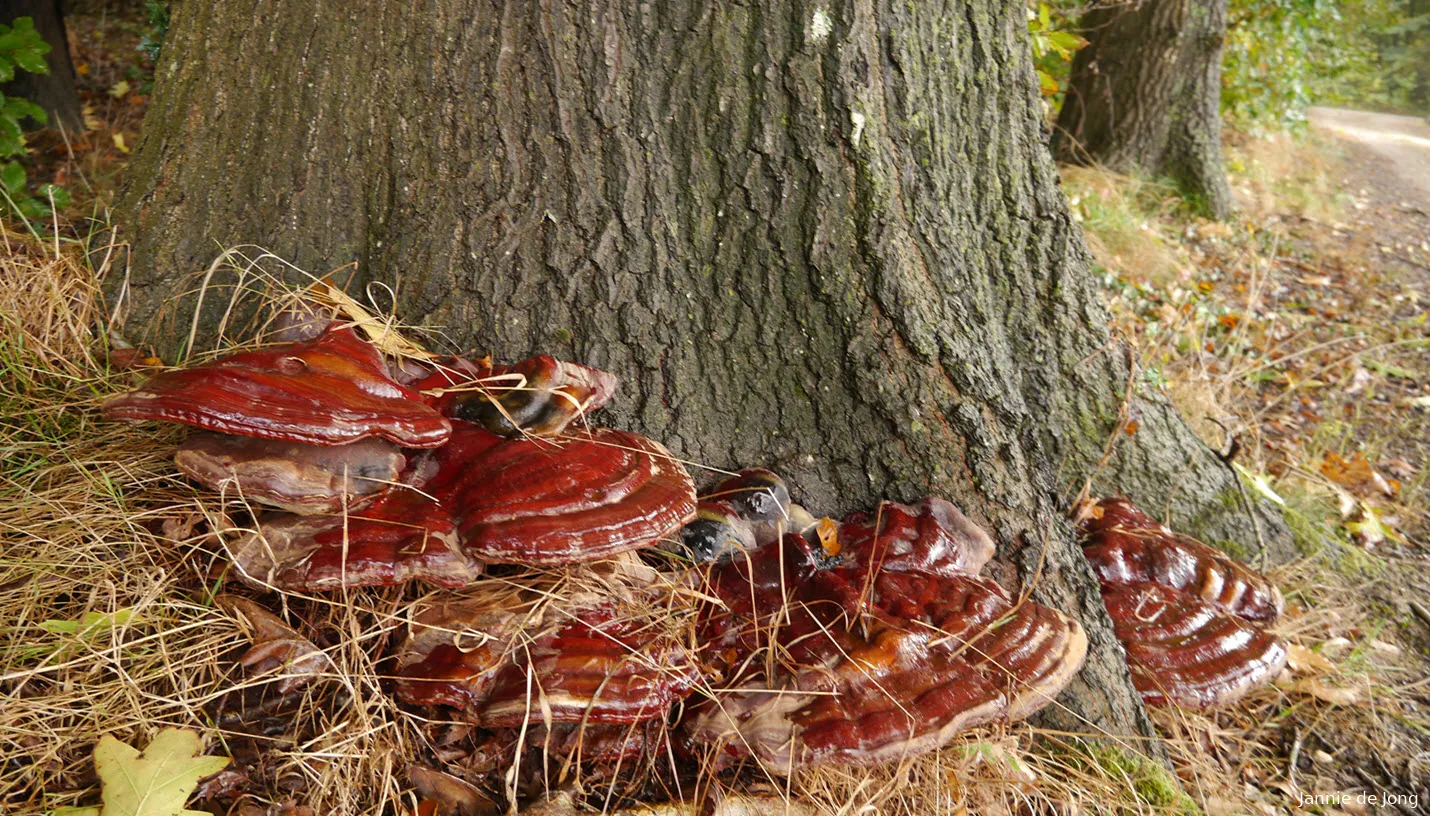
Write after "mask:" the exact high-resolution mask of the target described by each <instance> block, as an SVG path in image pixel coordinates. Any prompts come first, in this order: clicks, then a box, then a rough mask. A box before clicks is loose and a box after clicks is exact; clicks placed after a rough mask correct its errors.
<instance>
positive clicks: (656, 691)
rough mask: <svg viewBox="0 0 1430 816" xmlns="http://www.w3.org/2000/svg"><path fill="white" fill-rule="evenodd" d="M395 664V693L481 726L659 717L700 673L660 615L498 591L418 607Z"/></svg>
mask: <svg viewBox="0 0 1430 816" xmlns="http://www.w3.org/2000/svg"><path fill="white" fill-rule="evenodd" d="M397 665H398V668H397V676H398V679H397V686H396V694H397V697H398V699H399V700H401V701H403V702H406V703H411V704H415V705H447V706H452V707H454V708H457V709H460V710H461V711H462V712H463V716H464V717H465V718H466V719H468V720H470V721H471V722H473V723H476V724H478V725H481V726H483V727H487V728H515V727H520V726H522V725H523V724H535V723H541V722H547V723H592V724H613V723H625V724H630V723H639V722H643V721H647V720H653V719H662V718H664V717H665V716H666V714H667V713H668V712H669V710H670V707H671V706H672V705H674V704H675V703H676V702H677V701H679V700H682V699H684V698H685V697H686V696H687V695H688V694H689V693H690V691H691V689H692V688H693V687H694V685H695V684H696V682H698V680H699V671H698V668H697V667H696V665H695V663H694V661H692V660H691V659H690V657H689V655H688V653H687V652H686V650H685V648H684V647H683V646H682V645H681V644H680V642H679V641H678V640H677V639H676V638H675V637H673V636H672V635H671V634H670V633H668V632H666V631H665V630H664V628H663V627H662V626H660V625H659V622H658V621H653V620H650V619H648V618H647V617H644V616H635V617H630V616H627V615H626V614H623V612H622V610H621V609H620V608H619V606H618V605H617V604H615V603H609V602H603V603H596V604H592V605H585V606H577V607H575V608H566V609H561V610H557V609H555V608H553V607H552V606H550V605H545V606H542V607H541V608H540V609H538V610H536V611H533V610H532V606H531V604H530V599H529V598H525V599H523V598H507V597H505V595H504V593H502V592H496V593H490V594H485V595H476V596H472V597H469V598H462V599H456V600H451V601H446V602H442V603H440V604H438V605H435V606H432V607H429V608H428V609H426V610H424V611H422V612H421V613H419V615H418V617H417V619H416V621H415V623H414V624H413V625H412V632H411V636H410V637H409V638H408V639H407V641H406V642H405V643H404V644H403V646H402V648H401V650H400V651H399V653H398V664H397Z"/></svg>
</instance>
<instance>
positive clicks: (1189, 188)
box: [1053, 0, 1232, 218]
mask: <svg viewBox="0 0 1430 816" xmlns="http://www.w3.org/2000/svg"><path fill="white" fill-rule="evenodd" d="M1080 28H1081V29H1083V31H1082V33H1083V36H1085V37H1086V38H1087V40H1088V45H1087V47H1085V48H1083V49H1082V50H1081V51H1079V52H1078V53H1077V56H1076V57H1075V58H1074V59H1073V65H1072V76H1071V79H1070V82H1069V85H1068V91H1067V96H1066V97H1065V98H1064V100H1063V107H1062V110H1061V111H1060V113H1059V115H1058V122H1057V127H1056V130H1055V132H1054V136H1053V149H1054V152H1055V153H1056V154H1057V156H1058V158H1059V159H1060V160H1062V161H1066V162H1070V163H1073V164H1089V163H1093V162H1097V163H1101V164H1103V165H1106V166H1107V167H1109V168H1111V169H1113V170H1116V171H1118V172H1123V173H1134V172H1143V173H1152V174H1156V175H1164V176H1168V177H1170V178H1171V179H1172V180H1173V181H1175V182H1176V183H1177V184H1178V185H1179V186H1180V187H1181V188H1182V190H1183V191H1184V192H1185V193H1187V194H1189V195H1192V196H1195V197H1196V198H1197V199H1198V201H1199V202H1200V203H1201V204H1202V205H1203V206H1204V208H1205V210H1206V212H1208V213H1209V214H1211V215H1213V216H1214V217H1217V218H1224V217H1226V216H1227V215H1228V214H1229V213H1230V212H1231V206H1232V201H1231V190H1230V189H1229V188H1228V187H1227V183H1226V172H1225V171H1224V170H1223V168H1222V157H1221V52H1222V44H1223V41H1224V40H1225V38H1226V0H1137V1H1136V2H1131V3H1129V2H1126V0H1115V2H1111V3H1108V4H1104V5H1096V6H1094V7H1093V8H1092V9H1090V10H1089V11H1088V12H1087V13H1086V14H1085V15H1084V16H1083V18H1082V21H1081V23H1080Z"/></svg>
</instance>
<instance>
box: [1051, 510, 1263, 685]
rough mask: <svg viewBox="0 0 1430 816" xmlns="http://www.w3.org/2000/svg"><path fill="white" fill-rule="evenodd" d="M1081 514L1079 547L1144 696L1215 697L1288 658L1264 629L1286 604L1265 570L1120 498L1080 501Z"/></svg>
mask: <svg viewBox="0 0 1430 816" xmlns="http://www.w3.org/2000/svg"><path fill="white" fill-rule="evenodd" d="M1079 516H1080V519H1079V526H1080V527H1081V529H1082V531H1083V535H1084V542H1083V553H1084V555H1086V556H1087V559H1088V562H1089V563H1090V564H1091V565H1092V568H1093V571H1094V572H1095V573H1096V574H1097V576H1098V579H1099V581H1100V582H1101V584H1102V598H1103V602H1104V604H1105V605H1106V606H1107V612H1108V615H1109V616H1110V617H1111V618H1112V623H1113V626H1114V628H1115V629H1116V632H1117V636H1118V639H1119V640H1120V641H1121V642H1122V645H1123V648H1124V649H1125V650H1126V651H1127V662H1128V665H1129V667H1130V669H1131V671H1132V679H1133V682H1134V685H1135V686H1136V688H1137V690H1138V691H1139V692H1140V693H1141V694H1142V698H1143V700H1144V701H1146V702H1148V703H1152V704H1167V703H1174V704H1177V705H1182V706H1188V707H1194V708H1201V707H1205V706H1210V705H1219V704H1221V703H1225V702H1229V701H1231V700H1235V699H1237V698H1238V697H1240V696H1242V695H1243V694H1245V693H1246V692H1248V691H1250V690H1251V689H1253V688H1255V687H1256V686H1259V685H1261V684H1263V683H1266V682H1268V681H1269V680H1271V678H1273V677H1274V676H1275V675H1276V673H1277V672H1279V671H1280V670H1281V668H1282V667H1283V666H1284V665H1285V663H1286V655H1287V650H1286V646H1285V644H1284V643H1283V642H1282V641H1281V640H1280V639H1279V638H1277V637H1275V636H1274V635H1272V634H1270V633H1268V632H1266V631H1264V630H1263V629H1262V628H1261V625H1265V624H1270V623H1272V622H1274V621H1275V620H1276V619H1277V618H1278V617H1279V616H1280V615H1281V612H1282V607H1283V600H1282V596H1281V592H1280V591H1279V590H1278V589H1277V588H1276V587H1275V585H1273V584H1272V583H1271V582H1270V581H1269V580H1268V579H1267V578H1266V577H1265V576H1264V575H1261V574H1260V573H1258V572H1256V571H1255V570H1252V569H1251V568H1250V567H1247V566H1246V565H1244V564H1241V563H1238V562H1236V561H1235V560H1233V559H1232V558H1230V557H1228V556H1227V555H1225V554H1223V553H1220V552H1217V551H1216V550H1214V549H1212V548H1211V547H1208V546H1207V545H1205V544H1203V543H1201V542H1200V541H1197V540H1196V539H1193V538H1190V537H1189V536H1184V535H1179V534H1177V533H1174V532H1172V531H1171V530H1169V529H1168V528H1167V527H1165V526H1164V525H1162V524H1159V523H1157V522H1156V521H1154V520H1153V519H1151V518H1150V517H1148V516H1147V515H1146V514H1145V513H1143V512H1142V511H1140V510H1138V509H1137V508H1136V507H1135V506H1134V505H1133V504H1132V502H1131V501H1129V500H1128V499H1126V498H1123V497H1112V498H1107V499H1102V500H1101V501H1098V502H1096V503H1094V504H1089V505H1085V506H1084V507H1082V508H1081V509H1080V510H1079Z"/></svg>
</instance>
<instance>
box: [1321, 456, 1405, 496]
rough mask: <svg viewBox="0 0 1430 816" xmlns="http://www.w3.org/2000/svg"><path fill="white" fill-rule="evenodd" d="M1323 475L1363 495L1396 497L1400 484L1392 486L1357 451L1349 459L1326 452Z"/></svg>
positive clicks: (1322, 463)
mask: <svg viewBox="0 0 1430 816" xmlns="http://www.w3.org/2000/svg"><path fill="white" fill-rule="evenodd" d="M1321 474H1322V475H1323V476H1325V477H1326V478H1327V479H1330V480H1331V481H1333V482H1335V483H1336V484H1338V485H1340V486H1341V487H1344V488H1346V489H1348V490H1351V491H1354V492H1356V493H1359V494H1361V495H1366V494H1368V493H1382V494H1384V495H1386V496H1394V495H1395V492H1396V489H1397V488H1398V486H1399V485H1398V483H1397V484H1396V485H1395V486H1392V485H1391V483H1390V482H1389V481H1388V480H1387V479H1386V478H1385V477H1384V476H1382V475H1380V474H1379V473H1377V472H1376V470H1375V468H1374V467H1372V466H1371V464H1370V460H1368V459H1366V458H1365V454H1364V453H1361V452H1360V451H1356V452H1355V453H1354V454H1352V455H1351V457H1350V458H1349V459H1347V458H1346V457H1344V456H1341V455H1340V454H1338V453H1336V452H1334V451H1326V454H1325V456H1324V458H1323V459H1322V461H1321Z"/></svg>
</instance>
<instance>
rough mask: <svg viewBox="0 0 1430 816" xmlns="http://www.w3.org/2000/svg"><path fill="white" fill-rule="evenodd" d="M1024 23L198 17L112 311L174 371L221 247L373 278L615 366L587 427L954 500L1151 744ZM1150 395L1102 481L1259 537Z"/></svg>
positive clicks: (907, 13)
mask: <svg viewBox="0 0 1430 816" xmlns="http://www.w3.org/2000/svg"><path fill="white" fill-rule="evenodd" d="M1024 26H1025V21H1024V19H1023V10H1022V6H1021V5H1018V4H1008V3H1003V2H997V0H968V2H921V3H908V4H906V3H875V2H871V1H870V0H857V1H856V2H835V3H831V4H828V5H824V4H816V3H809V4H806V3H801V2H794V0H780V1H779V2H762V3H759V4H750V5H742V4H733V3H706V2H678V1H675V0H658V1H657V2H651V3H642V4H632V3H626V2H620V1H619V0H606V1H605V2H603V1H602V0H590V1H589V2H581V3H574V4H573V3H555V2H540V3H513V2H508V3H501V2H496V1H495V0H488V1H484V0H441V1H440V2H434V3H432V4H430V5H429V7H428V8H427V9H426V10H424V11H423V12H422V13H420V14H419V13H413V12H411V11H409V10H408V9H407V8H406V7H405V6H402V5H401V4H382V5H378V6H369V5H363V4H357V5H354V4H331V3H324V2H318V0H307V2H292V1H291V0H290V2H285V3H278V2H276V0H268V1H267V2H258V3H256V4H242V5H241V6H240V5H235V4H227V3H220V2H215V1H212V0H211V1H209V2H203V1H202V0H187V2H184V3H183V4H182V5H180V6H178V8H177V11H176V14H175V16H174V19H173V26H172V28H171V29H170V32H169V34H168V39H167V41H166V42H165V44H164V52H163V53H164V56H163V58H162V61H161V65H160V67H159V71H158V79H157V85H156V89H155V93H154V97H153V106H152V108H151V109H150V112H149V115H148V119H147V120H146V122H145V126H144V135H143V137H142V139H141V141H140V144H139V146H138V148H137V150H136V153H135V161H134V164H133V165H132V168H131V170H130V184H129V188H128V190H127V192H126V194H125V196H124V199H123V202H122V204H121V206H120V213H121V216H122V222H121V229H122V230H123V231H124V232H125V233H126V235H127V236H128V238H129V239H130V240H131V241H132V242H133V252H132V262H131V264H130V267H129V268H130V272H129V274H128V276H127V278H126V280H125V282H124V283H123V284H120V283H119V282H116V285H115V292H116V294H119V295H121V296H122V298H123V300H124V307H125V310H126V311H127V312H128V320H129V324H130V327H131V329H130V330H131V334H133V335H134V336H135V338H136V339H144V334H143V332H144V331H146V330H147V331H148V332H149V335H148V337H149V338H150V339H152V340H157V341H158V342H160V343H161V348H165V349H168V350H170V352H171V353H172V349H173V348H174V347H175V345H174V337H175V335H176V332H175V328H176V327H182V331H179V332H177V334H179V335H182V334H185V333H186V332H187V327H188V325H189V324H188V320H189V314H190V312H189V311H188V310H190V309H192V308H193V299H192V297H185V298H179V297H177V294H178V293H180V292H185V291H187V292H192V290H193V287H192V273H194V272H195V271H196V270H201V269H202V268H203V267H204V266H206V265H207V264H208V262H209V261H210V259H211V258H212V257H213V256H214V255H215V253H216V248H217V247H219V246H221V245H225V246H226V245H234V244H237V243H243V242H254V243H259V244H262V245H264V246H266V247H268V248H269V249H271V250H273V251H275V252H276V253H278V254H280V255H281V256H283V257H285V258H288V259H291V260H292V261H294V262H296V263H297V264H298V265H300V266H302V267H305V268H307V269H309V270H313V271H317V272H323V271H326V270H329V269H333V268H335V267H337V266H339V265H341V264H345V263H348V262H353V261H355V262H357V265H358V270H359V273H358V280H357V283H356V286H355V288H356V289H357V290H358V291H361V286H362V284H363V283H365V282H368V281H383V282H386V283H388V284H390V285H393V286H394V287H395V288H396V290H397V292H398V296H397V311H398V313H399V314H400V316H401V317H402V318H403V319H404V320H406V321H409V322H413V323H419V324H422V325H426V326H430V327H441V328H442V329H443V330H444V331H445V334H446V336H447V337H450V338H453V339H455V340H456V341H457V343H458V344H459V347H461V348H475V349H481V350H489V351H491V352H492V353H494V354H495V355H497V356H498V357H502V358H514V357H520V356H522V355H526V354H529V353H532V352H537V351H541V352H549V353H552V354H557V355H564V356H567V357H569V358H571V359H576V360H581V361H584V362H588V363H591V364H594V365H598V366H601V367H603V368H606V369H608V370H610V371H613V372H615V373H617V374H619V375H620V376H621V377H622V385H621V390H620V392H619V393H618V396H617V399H616V401H615V404H614V407H613V408H612V409H608V412H607V413H606V414H605V415H604V416H603V417H602V421H603V422H606V423H609V424H614V425H617V426H621V427H627V428H633V429H638V430H641V431H643V432H645V433H647V434H649V435H651V436H653V437H654V438H656V439H659V440H661V441H663V442H665V443H666V444H667V445H669V446H670V448H671V449H672V450H673V451H675V452H676V453H677V454H678V455H680V456H683V457H685V458H687V459H689V460H692V461H694V462H699V463H704V464H708V465H712V466H716V467H723V468H733V467H736V466H751V465H762V466H767V467H770V468H773V469H775V470H777V471H780V472H782V473H783V474H785V475H786V476H788V477H789V478H790V479H791V480H792V482H793V484H794V485H795V489H796V492H797V493H798V494H799V496H800V498H801V499H802V500H803V501H804V502H805V503H806V504H807V505H808V506H810V507H811V508H812V509H814V510H815V511H817V512H822V513H829V514H835V513H842V512H844V511H848V510H852V509H855V508H866V507H869V506H871V505H872V504H873V503H874V502H876V501H877V500H878V499H879V498H882V497H889V498H895V499H902V500H912V499H915V498H917V497H920V496H923V495H926V494H928V493H930V492H933V493H939V494H943V495H946V496H948V497H949V498H951V499H952V500H954V501H956V502H958V503H959V504H960V505H962V506H963V507H964V508H965V509H967V510H968V511H969V513H970V515H971V516H972V517H974V518H975V519H976V520H978V521H979V522H981V523H983V524H985V525H986V526H987V527H988V528H989V529H990V530H992V531H994V533H995V537H996V538H997V539H998V541H999V544H1000V548H1001V555H1002V556H1003V557H1004V558H1003V563H1004V565H1005V566H1004V571H1003V573H1002V576H1001V577H1002V579H1003V580H1004V581H1005V582H1006V583H1007V584H1008V585H1009V586H1011V587H1014V588H1022V587H1028V588H1034V590H1035V593H1034V594H1035V597H1037V598H1039V599H1040V600H1043V601H1045V602H1047V603H1050V604H1052V605H1054V606H1056V607H1058V608H1061V609H1065V610H1069V611H1070V612H1071V613H1072V614H1075V615H1077V616H1079V617H1080V618H1082V619H1083V620H1084V621H1086V622H1087V623H1088V628H1089V631H1090V633H1091V639H1092V642H1093V647H1094V648H1093V653H1092V655H1091V657H1090V659H1089V662H1088V667H1087V669H1086V670H1085V671H1084V672H1083V673H1082V675H1081V678H1082V679H1081V681H1080V682H1079V683H1078V684H1077V685H1076V686H1075V687H1074V688H1073V689H1071V690H1070V691H1069V693H1068V694H1067V695H1065V697H1064V700H1063V702H1064V704H1065V706H1066V708H1064V709H1058V710H1056V711H1054V712H1053V713H1052V714H1051V715H1050V717H1051V718H1052V720H1053V721H1054V722H1056V723H1057V724H1058V725H1060V726H1063V727H1067V728H1069V729H1073V730H1076V731H1078V732H1081V733H1100V732H1103V731H1105V732H1110V733H1112V734H1146V733H1149V726H1148V724H1147V721H1146V719H1145V715H1144V713H1143V712H1142V710H1141V707H1140V704H1139V703H1138V702H1137V700H1136V699H1135V696H1134V694H1133V693H1132V692H1131V691H1130V688H1129V684H1128V679H1127V674H1126V671H1125V669H1124V667H1123V664H1122V659H1121V656H1120V653H1119V651H1118V647H1117V646H1116V644H1115V641H1114V640H1113V638H1112V636H1111V634H1110V631H1109V629H1108V626H1107V624H1106V619H1105V614H1104V612H1103V610H1102V606H1101V602H1100V598H1099V595H1098V591H1097V588H1096V585H1095V583H1094V581H1093V579H1092V578H1091V575H1090V573H1089V572H1088V569H1087V567H1086V565H1085V563H1084V561H1083V560H1082V558H1081V556H1080V553H1079V552H1078V551H1077V549H1076V547H1075V545H1074V543H1073V540H1072V537H1071V535H1070V530H1069V527H1068V524H1067V523H1066V521H1064V519H1063V517H1062V512H1063V510H1064V508H1065V506H1066V501H1067V499H1069V498H1070V497H1071V496H1072V495H1073V494H1074V493H1076V491H1077V488H1078V486H1079V485H1080V484H1081V482H1082V480H1083V479H1084V478H1085V477H1086V476H1088V475H1089V474H1090V473H1092V472H1093V470H1094V465H1095V463H1096V461H1097V460H1098V458H1099V457H1100V455H1101V453H1102V451H1103V448H1104V444H1105V443H1106V441H1107V440H1108V438H1109V436H1110V435H1112V434H1114V426H1115V425H1116V423H1117V419H1118V414H1119V408H1120V406H1121V404H1122V402H1123V397H1124V395H1125V394H1126V393H1127V390H1128V384H1129V369H1128V363H1127V359H1126V357H1125V355H1124V353H1123V352H1122V351H1121V350H1120V348H1119V346H1118V345H1117V344H1116V343H1115V342H1114V341H1113V340H1111V339H1110V337H1109V333H1108V329H1107V317H1106V314H1105V313H1104V311H1103V309H1102V307H1101V306H1100V305H1099V301H1098V298H1097V293H1096V291H1095V288H1094V283H1093V280H1092V278H1091V276H1090V275H1089V274H1088V260H1087V256H1086V252H1085V250H1084V248H1083V244H1082V239H1081V235H1080V233H1079V231H1078V229H1077V227H1076V225H1075V224H1074V223H1073V222H1072V220H1071V218H1070V217H1069V215H1068V211H1067V208H1066V205H1065V201H1064V199H1063V197H1062V195H1061V193H1060V192H1059V190H1058V188H1057V174H1056V170H1055V168H1054V166H1053V164H1052V162H1051V160H1050V158H1049V156H1048V154H1047V151H1046V149H1045V148H1044V146H1043V141H1042V123H1041V121H1040V118H1039V103H1038V95H1037V88H1036V81H1035V79H1034V75H1033V71H1032V67H1031V61H1030V57H1029V53H1028V49H1027V46H1026V42H1025V37H1026V32H1025V28H1024ZM211 283H212V284H215V285H217V284H219V283H221V281H218V280H215V281H211ZM221 300H222V297H210V298H209V299H208V300H207V301H206V305H205V309H206V310H207V311H206V313H204V314H202V315H201V316H200V318H201V319H200V325H201V326H204V327H207V328H208V329H210V330H211V329H212V328H213V326H214V324H215V322H216V321H217V319H218V315H219V313H220V312H221V311H222V310H223V308H224V306H223V304H222V303H219V301H221ZM1134 402H1135V406H1134V408H1133V410H1136V411H1138V412H1140V420H1139V422H1140V430H1138V431H1137V433H1136V434H1135V435H1131V436H1129V435H1127V434H1124V433H1117V434H1116V437H1117V438H1116V440H1115V441H1117V443H1118V444H1117V448H1116V454H1115V455H1114V456H1112V457H1111V460H1110V461H1109V462H1108V463H1107V465H1106V466H1105V467H1104V468H1102V469H1101V471H1100V472H1099V473H1098V475H1097V481H1098V489H1099V490H1103V489H1106V490H1111V489H1124V490H1127V491H1130V492H1131V493H1132V494H1133V495H1135V496H1136V497H1137V498H1139V499H1140V500H1142V501H1144V502H1146V503H1147V504H1148V505H1150V506H1151V507H1153V508H1156V509H1158V510H1161V509H1163V508H1170V512H1171V515H1172V517H1173V518H1174V519H1176V521H1177V522H1178V523H1179V524H1183V525H1185V526H1188V527H1190V528H1192V529H1194V530H1196V531H1198V532H1202V533H1206V534H1208V535H1209V536H1210V537H1211V538H1212V539H1214V540H1220V541H1235V542H1238V543H1240V544H1241V545H1243V546H1248V547H1250V546H1254V544H1253V542H1254V541H1255V535H1254V533H1253V532H1252V530H1253V528H1252V525H1251V524H1250V523H1249V520H1248V519H1249V516H1248V512H1250V511H1249V510H1248V508H1246V507H1245V506H1244V505H1243V504H1242V500H1241V494H1240V492H1239V490H1238V488H1237V486H1236V484H1235V482H1234V476H1233V474H1232V473H1231V471H1230V470H1229V469H1228V468H1227V466H1226V465H1225V464H1223V463H1222V462H1221V460H1219V459H1218V458H1217V457H1216V455H1215V454H1214V453H1213V452H1212V451H1210V450H1209V449H1208V448H1207V447H1206V446H1205V445H1204V444H1203V443H1202V442H1201V441H1199V440H1198V439H1197V438H1196V437H1195V436H1194V435H1193V434H1192V432H1191V431H1190V430H1189V429H1188V427H1187V426H1186V425H1185V424H1184V423H1183V422H1182V421H1181V420H1180V419H1179V418H1178V417H1177V416H1176V414H1175V413H1174V412H1173V411H1172V410H1171V409H1170V408H1169V407H1168V405H1167V404H1166V403H1165V401H1163V400H1162V399H1161V398H1160V397H1158V396H1156V395H1155V394H1148V395H1145V396H1137V397H1136V398H1135V400H1134ZM697 475H699V471H697ZM1257 512H1260V511H1259V510H1258V511H1257ZM1260 526H1261V529H1262V530H1263V533H1264V535H1265V536H1266V537H1267V538H1268V539H1269V540H1270V541H1271V542H1272V543H1273V544H1280V543H1282V542H1283V541H1284V528H1282V527H1280V526H1279V521H1277V520H1276V519H1275V518H1274V517H1273V516H1271V515H1269V514H1263V515H1262V516H1261V520H1260Z"/></svg>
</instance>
